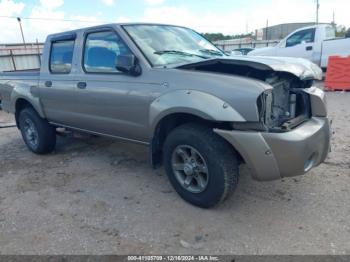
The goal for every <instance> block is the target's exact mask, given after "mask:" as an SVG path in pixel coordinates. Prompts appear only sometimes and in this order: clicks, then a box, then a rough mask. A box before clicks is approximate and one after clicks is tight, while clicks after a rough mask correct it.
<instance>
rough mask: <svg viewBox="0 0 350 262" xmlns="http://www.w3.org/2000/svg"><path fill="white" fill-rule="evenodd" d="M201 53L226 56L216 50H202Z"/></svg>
mask: <svg viewBox="0 0 350 262" xmlns="http://www.w3.org/2000/svg"><path fill="white" fill-rule="evenodd" d="M199 51H201V52H203V53H207V54H211V55H216V56H224V54H223V53H221V52H220V51H216V50H214V49H201V50H199Z"/></svg>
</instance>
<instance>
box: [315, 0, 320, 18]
mask: <svg viewBox="0 0 350 262" xmlns="http://www.w3.org/2000/svg"><path fill="white" fill-rule="evenodd" d="M319 10H320V1H319V0H316V24H318V12H319Z"/></svg>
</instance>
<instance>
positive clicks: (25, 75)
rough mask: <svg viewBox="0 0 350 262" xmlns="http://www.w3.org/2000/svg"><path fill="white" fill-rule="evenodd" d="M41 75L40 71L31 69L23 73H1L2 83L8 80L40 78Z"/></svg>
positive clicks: (22, 71)
mask: <svg viewBox="0 0 350 262" xmlns="http://www.w3.org/2000/svg"><path fill="white" fill-rule="evenodd" d="M39 75H40V69H30V70H21V71H11V72H0V81H1V80H7V79H11V80H12V79H27V78H29V79H33V78H38V79H39Z"/></svg>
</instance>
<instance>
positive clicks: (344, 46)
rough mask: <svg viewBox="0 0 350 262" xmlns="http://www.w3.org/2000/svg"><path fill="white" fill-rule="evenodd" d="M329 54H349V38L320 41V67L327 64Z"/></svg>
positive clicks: (344, 55)
mask: <svg viewBox="0 0 350 262" xmlns="http://www.w3.org/2000/svg"><path fill="white" fill-rule="evenodd" d="M329 56H343V57H346V56H350V38H341V39H330V40H325V41H323V43H322V56H321V67H322V68H325V67H327V64H328V58H329Z"/></svg>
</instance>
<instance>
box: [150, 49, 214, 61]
mask: <svg viewBox="0 0 350 262" xmlns="http://www.w3.org/2000/svg"><path fill="white" fill-rule="evenodd" d="M154 54H156V55H163V54H174V55H182V56H197V57H200V58H203V59H208V57H207V56H202V55H198V54H193V53H188V52H184V51H180V50H162V51H155V52H154Z"/></svg>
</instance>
